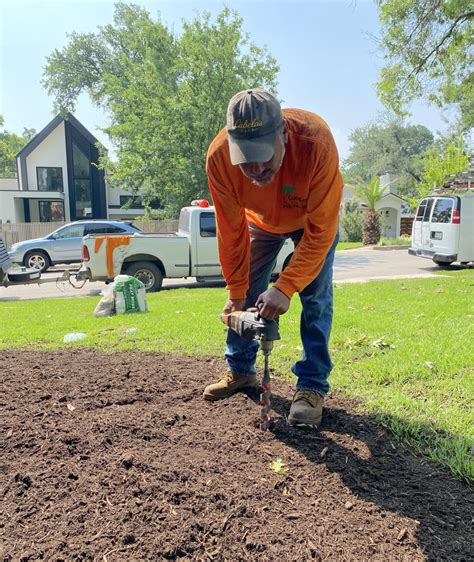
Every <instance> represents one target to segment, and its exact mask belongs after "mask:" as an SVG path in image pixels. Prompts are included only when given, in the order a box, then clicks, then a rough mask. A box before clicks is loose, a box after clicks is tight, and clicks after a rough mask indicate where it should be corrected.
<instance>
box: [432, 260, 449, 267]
mask: <svg viewBox="0 0 474 562" xmlns="http://www.w3.org/2000/svg"><path fill="white" fill-rule="evenodd" d="M433 261H434V262H435V264H436V265H439V266H440V267H443V266H445V267H449V266H450V265H451V264H452V263H454V262H453V261H438V260H433Z"/></svg>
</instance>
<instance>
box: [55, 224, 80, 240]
mask: <svg viewBox="0 0 474 562" xmlns="http://www.w3.org/2000/svg"><path fill="white" fill-rule="evenodd" d="M83 236H84V225H83V224H74V225H73V226H67V227H65V228H63V229H61V230H58V232H56V234H55V238H82V237H83Z"/></svg>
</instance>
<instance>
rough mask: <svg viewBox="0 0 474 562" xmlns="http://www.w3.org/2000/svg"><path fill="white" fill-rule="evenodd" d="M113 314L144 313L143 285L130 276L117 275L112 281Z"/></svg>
mask: <svg viewBox="0 0 474 562" xmlns="http://www.w3.org/2000/svg"><path fill="white" fill-rule="evenodd" d="M114 290H115V312H116V313H117V314H129V313H130V312H146V311H147V310H148V305H147V301H146V291H145V285H144V284H143V283H142V282H141V281H140V280H139V279H137V278H136V277H132V276H131V275H117V277H116V278H115V280H114Z"/></svg>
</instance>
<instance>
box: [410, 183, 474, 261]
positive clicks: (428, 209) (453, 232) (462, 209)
mask: <svg viewBox="0 0 474 562" xmlns="http://www.w3.org/2000/svg"><path fill="white" fill-rule="evenodd" d="M408 253H409V254H411V255H412V256H421V257H423V258H431V259H432V260H433V261H434V262H435V263H436V264H438V265H450V264H452V263H453V262H462V263H467V262H474V193H472V192H470V191H469V192H468V193H466V194H465V195H464V194H462V195H433V196H430V197H425V198H424V199H422V201H421V202H420V205H419V206H418V209H417V212H416V217H415V220H414V221H413V227H412V238H411V248H409V250H408Z"/></svg>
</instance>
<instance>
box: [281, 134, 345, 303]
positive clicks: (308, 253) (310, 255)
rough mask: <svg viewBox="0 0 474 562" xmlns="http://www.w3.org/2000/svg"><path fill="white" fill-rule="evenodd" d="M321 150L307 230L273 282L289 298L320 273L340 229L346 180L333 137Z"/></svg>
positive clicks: (311, 197)
mask: <svg viewBox="0 0 474 562" xmlns="http://www.w3.org/2000/svg"><path fill="white" fill-rule="evenodd" d="M321 150H322V151H323V152H322V154H321V158H320V161H319V163H318V164H317V167H316V169H315V171H314V175H313V177H312V180H311V186H310V194H309V197H308V206H307V216H306V224H305V227H304V234H303V236H302V238H301V241H300V242H299V244H298V246H297V247H296V249H295V251H294V253H293V257H292V259H291V262H290V263H289V265H288V267H287V268H286V269H285V271H284V272H283V273H282V274H281V275H280V277H279V278H278V281H277V282H276V283H275V285H274V287H276V288H277V289H279V290H280V291H281V292H282V293H284V294H285V295H286V296H287V297H288V298H291V297H292V295H293V294H294V293H295V292H300V291H302V290H303V289H304V288H305V287H306V286H307V285H308V284H309V283H311V281H312V280H313V279H314V278H315V277H316V276H317V275H318V274H319V272H320V271H321V269H322V267H323V265H324V261H325V259H326V255H327V253H328V251H329V249H330V247H331V244H332V243H333V242H334V238H335V237H336V233H337V229H338V221H339V207H340V204H341V199H342V187H343V181H342V177H341V174H340V171H339V158H338V155H337V149H336V146H335V144H334V141H333V140H332V138H331V143H330V146H329V148H327V149H326V148H321Z"/></svg>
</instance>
